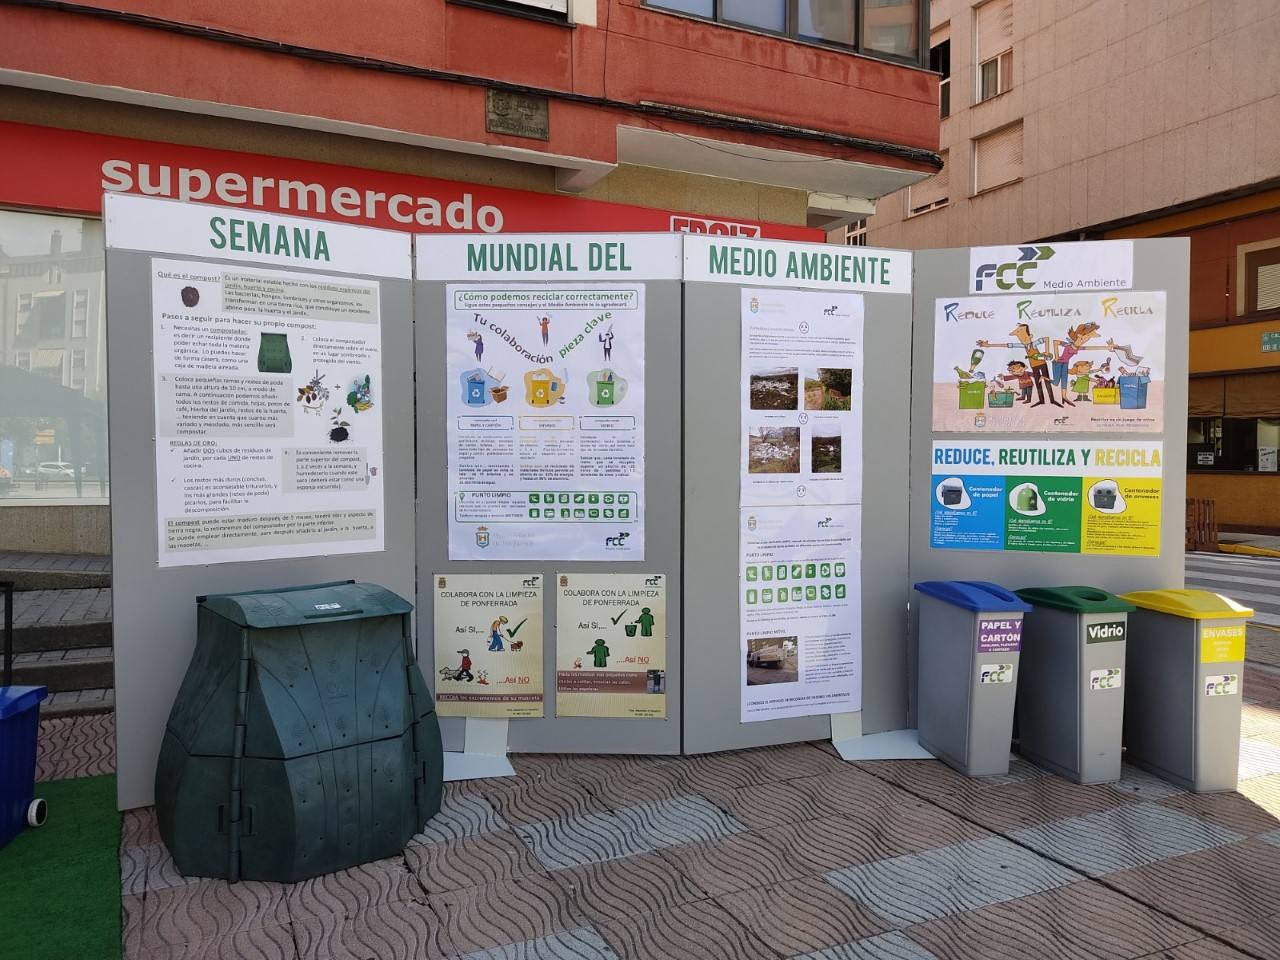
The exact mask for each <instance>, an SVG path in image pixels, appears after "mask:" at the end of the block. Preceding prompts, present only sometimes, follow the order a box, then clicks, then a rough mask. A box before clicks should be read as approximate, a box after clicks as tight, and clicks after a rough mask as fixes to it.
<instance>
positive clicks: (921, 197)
mask: <svg viewBox="0 0 1280 960" xmlns="http://www.w3.org/2000/svg"><path fill="white" fill-rule="evenodd" d="M948 158H949V152H948V151H946V150H943V151H942V169H941V170H939V171H938V172H937V173H935V174H934V175H933V176H932V177H930V178H929V179H928V180H921V181H920V182H919V183H915V184H912V185H911V186H910V187H908V188H907V216H909V217H914V216H917V215H919V214H921V213H928V212H929V211H930V210H937V209H938V208H939V207H945V206H946V205H947V203H948V201H949V199H950V193H951V171H950V170H949V169H948V167H947V160H948Z"/></svg>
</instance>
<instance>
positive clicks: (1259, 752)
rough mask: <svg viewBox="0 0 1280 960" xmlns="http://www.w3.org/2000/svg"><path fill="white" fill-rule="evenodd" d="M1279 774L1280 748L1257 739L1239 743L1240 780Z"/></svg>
mask: <svg viewBox="0 0 1280 960" xmlns="http://www.w3.org/2000/svg"><path fill="white" fill-rule="evenodd" d="M1277 773H1280V747H1278V746H1276V745H1275V744H1274V743H1268V742H1267V741H1266V740H1263V739H1261V738H1258V737H1254V738H1253V739H1250V740H1241V741H1240V779H1241V780H1252V779H1253V778H1254V777H1269V776H1272V775H1273V774H1277Z"/></svg>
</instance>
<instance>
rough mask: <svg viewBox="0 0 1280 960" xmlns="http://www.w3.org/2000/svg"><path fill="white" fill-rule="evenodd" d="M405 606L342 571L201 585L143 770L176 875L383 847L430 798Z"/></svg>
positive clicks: (335, 865) (436, 792) (365, 854)
mask: <svg viewBox="0 0 1280 960" xmlns="http://www.w3.org/2000/svg"><path fill="white" fill-rule="evenodd" d="M412 609H413V607H412V605H411V604H410V603H409V602H408V601H406V600H404V599H402V598H401V597H398V596H396V595H395V594H394V593H391V592H390V591H389V590H386V589H384V588H382V587H379V586H376V585H374V584H368V583H354V582H351V581H348V582H344V583H326V584H316V585H313V586H305V587H294V588H291V589H285V590H276V591H261V592H254V593H239V594H224V595H221V596H210V597H201V598H200V599H199V601H198V607H197V625H198V632H197V639H196V650H195V653H194V655H193V656H192V658H191V663H190V665H189V666H188V668H187V674H186V677H185V678H184V679H183V682H182V687H181V689H180V690H179V691H178V697H177V700H176V701H175V702H174V705H173V709H172V711H171V712H170V714H169V723H168V726H167V727H166V728H165V734H164V741H163V744H162V746H161V750H160V762H159V766H158V767H157V769H156V814H157V818H158V820H159V824H160V835H161V837H162V838H163V840H164V842H165V845H166V846H167V847H168V848H169V851H170V853H172V854H173V859H174V863H175V864H176V865H177V867H178V869H179V870H180V871H181V872H182V873H183V874H186V875H189V876H200V877H223V878H226V879H228V880H233V881H234V880H241V879H244V880H276V881H283V882H292V881H297V880H304V879H307V878H308V877H314V876H317V875H319V874H322V873H330V872H332V871H335V870H341V869H344V868H346V867H350V866H354V865H355V864H358V863H365V862H368V861H370V860H379V859H383V858H385V857H390V856H395V855H396V854H398V853H399V852H400V851H401V850H402V849H403V847H404V845H405V843H407V842H408V840H409V838H410V837H412V836H413V835H414V834H415V833H417V832H418V831H419V830H421V829H422V826H423V824H425V823H426V822H427V820H428V819H429V818H430V817H432V816H433V815H435V814H436V813H437V812H438V811H439V809H440V792H441V787H442V783H443V765H444V755H443V753H442V751H441V745H440V727H439V723H438V722H437V719H436V714H435V705H434V704H433V703H432V700H431V695H430V694H429V693H428V691H427V686H426V683H425V682H424V681H423V678H422V672H421V671H420V670H419V668H418V664H417V662H416V660H415V658H414V652H413V636H412V633H411V632H410V626H409V613H410V611H411V610H412Z"/></svg>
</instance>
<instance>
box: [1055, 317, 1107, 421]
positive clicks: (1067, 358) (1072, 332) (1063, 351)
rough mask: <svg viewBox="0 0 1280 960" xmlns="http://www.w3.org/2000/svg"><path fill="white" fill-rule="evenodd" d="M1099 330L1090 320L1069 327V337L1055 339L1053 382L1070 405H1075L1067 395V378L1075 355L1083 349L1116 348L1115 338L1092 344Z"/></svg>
mask: <svg viewBox="0 0 1280 960" xmlns="http://www.w3.org/2000/svg"><path fill="white" fill-rule="evenodd" d="M1098 330H1099V327H1098V325H1097V324H1096V323H1094V322H1092V321H1090V322H1089V323H1082V324H1079V325H1078V326H1074V327H1069V328H1068V329H1067V339H1065V340H1054V341H1053V351H1054V356H1053V382H1054V383H1055V384H1057V385H1058V387H1059V389H1060V390H1061V391H1062V399H1063V400H1064V401H1065V402H1066V404H1067V406H1069V407H1074V406H1075V404H1074V403H1072V402H1071V400H1070V399H1069V398H1068V397H1067V386H1068V384H1067V378H1068V377H1069V376H1070V374H1071V363H1072V361H1073V360H1074V359H1075V355H1076V354H1077V353H1079V352H1080V351H1081V350H1114V349H1115V348H1116V345H1115V341H1113V340H1108V341H1107V342H1106V343H1095V344H1092V345H1090V344H1089V341H1090V340H1092V339H1094V338H1095V337H1097V336H1100V334H1099V333H1098Z"/></svg>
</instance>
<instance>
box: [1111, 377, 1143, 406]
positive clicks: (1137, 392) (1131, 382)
mask: <svg viewBox="0 0 1280 960" xmlns="http://www.w3.org/2000/svg"><path fill="white" fill-rule="evenodd" d="M1150 382H1151V378H1150V377H1143V376H1135V375H1133V374H1124V375H1122V376H1120V377H1118V378H1117V380H1116V383H1117V384H1118V385H1119V387H1120V409H1121V410H1145V409H1146V408H1147V384H1148V383H1150Z"/></svg>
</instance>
